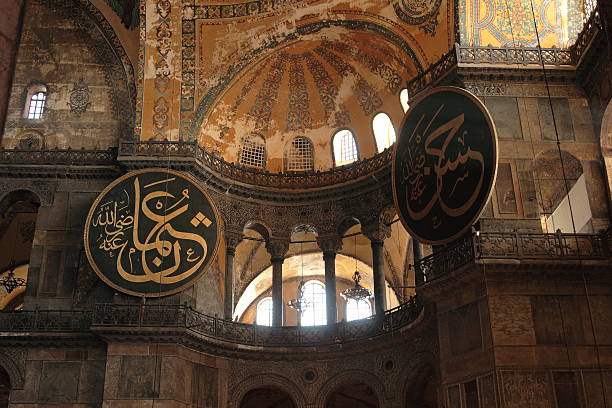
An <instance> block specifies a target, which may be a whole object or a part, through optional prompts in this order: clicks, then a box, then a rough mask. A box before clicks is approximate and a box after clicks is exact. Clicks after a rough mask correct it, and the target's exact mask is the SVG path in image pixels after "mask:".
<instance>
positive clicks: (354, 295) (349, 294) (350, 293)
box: [340, 270, 372, 301]
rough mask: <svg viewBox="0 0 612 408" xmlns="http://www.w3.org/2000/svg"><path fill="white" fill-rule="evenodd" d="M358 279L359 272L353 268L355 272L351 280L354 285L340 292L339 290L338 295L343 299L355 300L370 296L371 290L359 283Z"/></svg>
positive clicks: (359, 277) (359, 276)
mask: <svg viewBox="0 0 612 408" xmlns="http://www.w3.org/2000/svg"><path fill="white" fill-rule="evenodd" d="M360 280H361V274H360V273H359V271H358V270H355V273H354V274H353V282H355V286H353V287H352V288H348V289H345V290H343V291H342V292H340V296H342V297H343V298H344V299H345V300H349V299H352V300H356V301H360V300H364V299H367V298H370V297H372V292H370V290H369V289H367V288H364V287H363V286H361V285H360V284H359V281H360Z"/></svg>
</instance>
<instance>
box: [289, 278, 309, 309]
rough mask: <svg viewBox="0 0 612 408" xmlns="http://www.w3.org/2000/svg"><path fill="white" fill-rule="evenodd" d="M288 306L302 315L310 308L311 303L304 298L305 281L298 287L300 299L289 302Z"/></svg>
mask: <svg viewBox="0 0 612 408" xmlns="http://www.w3.org/2000/svg"><path fill="white" fill-rule="evenodd" d="M287 306H289V307H290V308H292V309H295V310H297V311H298V312H300V313H302V312H303V311H304V310H306V308H308V306H310V302H309V301H308V299H306V298H305V297H304V281H301V282H300V284H299V285H298V297H297V298H295V299H291V300H290V301H289V302H287Z"/></svg>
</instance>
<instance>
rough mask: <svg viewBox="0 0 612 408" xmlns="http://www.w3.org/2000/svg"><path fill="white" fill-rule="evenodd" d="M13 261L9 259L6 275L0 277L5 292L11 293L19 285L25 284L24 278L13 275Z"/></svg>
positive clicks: (0, 283)
mask: <svg viewBox="0 0 612 408" xmlns="http://www.w3.org/2000/svg"><path fill="white" fill-rule="evenodd" d="M16 267H17V266H16V265H15V261H13V260H11V262H10V263H9V266H8V276H2V277H0V285H2V286H4V289H5V290H6V293H11V292H12V291H14V290H15V289H17V288H18V287H21V286H26V280H25V279H23V278H17V277H15V268H16Z"/></svg>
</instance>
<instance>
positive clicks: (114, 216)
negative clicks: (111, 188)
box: [91, 177, 212, 284]
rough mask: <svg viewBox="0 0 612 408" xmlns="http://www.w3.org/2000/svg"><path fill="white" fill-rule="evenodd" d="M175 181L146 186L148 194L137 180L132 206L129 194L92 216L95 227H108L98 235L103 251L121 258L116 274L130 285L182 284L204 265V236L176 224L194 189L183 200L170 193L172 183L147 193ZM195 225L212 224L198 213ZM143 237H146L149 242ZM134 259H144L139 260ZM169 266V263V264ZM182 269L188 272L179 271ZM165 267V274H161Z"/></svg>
mask: <svg viewBox="0 0 612 408" xmlns="http://www.w3.org/2000/svg"><path fill="white" fill-rule="evenodd" d="M174 180H175V178H168V179H164V180H160V181H156V182H153V183H149V184H147V185H145V186H144V187H143V188H142V190H147V191H141V186H140V180H139V178H138V177H135V178H134V182H133V185H134V201H133V204H130V195H129V194H128V193H127V191H125V190H124V191H123V196H124V197H123V198H122V199H119V200H114V201H110V202H107V203H104V204H102V205H100V206H99V207H98V208H99V209H98V211H97V213H96V214H95V215H94V217H93V218H92V221H91V225H92V226H93V227H94V228H102V227H103V231H101V232H100V234H99V236H98V243H99V244H98V249H100V250H102V251H104V252H106V253H107V254H108V256H110V257H115V256H116V267H117V272H118V274H119V276H121V277H122V278H123V279H125V280H127V281H129V282H149V281H150V282H156V283H160V284H173V283H177V282H181V281H183V280H185V279H187V278H188V277H189V276H191V275H193V274H194V273H195V272H197V271H198V270H199V269H200V267H201V266H202V263H203V262H204V261H205V258H206V254H207V252H208V246H207V244H206V240H205V239H204V238H203V237H202V236H201V235H198V234H195V233H192V232H183V231H179V230H177V229H176V228H175V227H173V225H172V224H173V221H176V219H177V217H179V216H181V215H183V214H185V213H186V212H187V211H188V210H189V205H190V200H189V199H190V196H189V189H188V188H185V189H183V190H182V192H181V196H180V197H176V196H175V195H173V194H172V193H170V192H168V188H167V184H166V188H165V189H163V190H155V189H153V190H154V191H151V192H148V190H149V189H151V188H152V187H154V186H156V185H160V184H163V183H172V182H173V181H174ZM142 195H144V197H143V198H142V199H141V196H142ZM170 203H172V204H171V205H169V206H168V204H170ZM166 206H167V207H166ZM164 207H166V208H164ZM132 208H133V211H132ZM143 221H146V222H145V224H146V225H147V227H145V226H144V224H143ZM151 222H152V223H151ZM191 224H192V225H193V226H194V228H195V227H198V226H200V225H203V226H204V227H209V226H210V225H211V224H212V221H211V220H209V219H208V218H206V217H205V216H204V215H203V214H202V213H201V212H198V213H197V214H196V215H195V216H194V217H193V218H192V220H191ZM151 225H152V226H151ZM147 228H148V231H147V230H146V229H147ZM141 233H142V234H144V235H145V236H144V239H142V237H141ZM183 251H184V254H185V255H184V256H183ZM135 257H139V258H140V259H139V262H136V261H138V259H135ZM151 258H153V259H152V260H151ZM183 259H184V261H185V262H182V260H183ZM166 261H168V262H166ZM150 262H151V263H152V264H153V266H152V265H150V264H149V263H150ZM165 263H166V264H167V263H169V265H167V266H165V265H164V264H165ZM185 265H186V266H185ZM181 266H183V269H186V270H184V271H180V269H181ZM161 267H163V269H162V270H156V269H159V268H161ZM154 270H155V271H154ZM177 272H178V273H177Z"/></svg>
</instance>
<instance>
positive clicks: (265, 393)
mask: <svg viewBox="0 0 612 408" xmlns="http://www.w3.org/2000/svg"><path fill="white" fill-rule="evenodd" d="M262 404H265V405H266V406H274V407H277V408H295V402H294V401H293V399H292V398H291V396H290V395H289V394H287V392H285V391H284V390H281V389H280V388H275V387H266V388H254V389H252V390H249V391H247V393H246V394H245V395H244V397H242V400H241V401H240V408H260V407H261V406H262Z"/></svg>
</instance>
